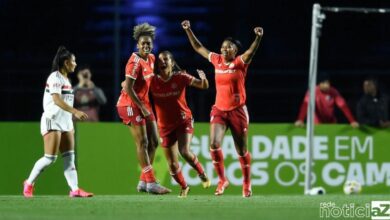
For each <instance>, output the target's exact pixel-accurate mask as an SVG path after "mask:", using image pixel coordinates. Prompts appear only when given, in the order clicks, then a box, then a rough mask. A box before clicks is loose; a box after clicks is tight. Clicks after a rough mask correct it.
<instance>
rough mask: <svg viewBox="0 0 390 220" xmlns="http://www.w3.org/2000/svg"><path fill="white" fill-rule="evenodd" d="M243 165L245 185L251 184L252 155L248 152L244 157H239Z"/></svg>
mask: <svg viewBox="0 0 390 220" xmlns="http://www.w3.org/2000/svg"><path fill="white" fill-rule="evenodd" d="M238 159H239V160H240V164H241V170H242V176H243V177H244V183H247V184H248V183H250V182H251V154H250V153H249V151H247V152H246V153H245V154H244V156H238Z"/></svg>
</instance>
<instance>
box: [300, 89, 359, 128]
mask: <svg viewBox="0 0 390 220" xmlns="http://www.w3.org/2000/svg"><path fill="white" fill-rule="evenodd" d="M315 92H316V97H315V100H316V101H315V102H316V103H315V116H314V123H316V124H319V123H336V122H337V119H336V116H335V115H334V106H335V105H337V107H339V108H340V109H341V111H342V112H343V113H344V115H345V117H347V118H348V121H349V122H350V123H352V122H355V121H356V120H355V118H354V117H353V115H352V113H351V111H350V110H349V108H348V105H347V103H346V102H345V100H344V98H343V97H342V96H341V95H340V93H339V92H338V91H337V90H336V89H335V88H333V87H330V89H329V91H327V92H323V91H321V90H320V87H319V86H316V91H315ZM308 103H309V92H307V93H306V95H305V98H304V100H303V103H302V105H301V109H300V111H299V116H298V120H301V121H304V120H305V117H306V113H307V105H308Z"/></svg>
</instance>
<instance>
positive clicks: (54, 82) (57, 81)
mask: <svg viewBox="0 0 390 220" xmlns="http://www.w3.org/2000/svg"><path fill="white" fill-rule="evenodd" d="M46 84H47V85H46V88H47V89H48V90H49V93H50V94H61V93H62V92H61V91H62V86H63V85H64V82H63V80H61V78H60V77H59V76H57V74H52V75H50V76H49V78H48V79H47V83H46Z"/></svg>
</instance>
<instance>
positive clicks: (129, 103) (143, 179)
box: [117, 23, 171, 194]
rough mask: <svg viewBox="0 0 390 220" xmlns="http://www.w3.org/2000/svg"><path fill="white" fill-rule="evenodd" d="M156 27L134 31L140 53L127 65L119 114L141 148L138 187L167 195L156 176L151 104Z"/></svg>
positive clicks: (140, 27)
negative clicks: (150, 91) (150, 88)
mask: <svg viewBox="0 0 390 220" xmlns="http://www.w3.org/2000/svg"><path fill="white" fill-rule="evenodd" d="M155 29H156V28H155V27H154V26H151V25H149V24H148V23H143V24H140V25H137V26H135V27H134V36H133V37H134V39H135V40H136V42H137V48H138V53H133V54H132V55H131V57H130V58H129V61H128V62H127V65H126V79H125V81H124V82H122V87H123V89H122V92H121V95H120V97H119V100H118V103H117V110H118V114H119V116H120V117H121V119H122V121H123V123H124V124H125V125H127V126H128V128H129V130H130V133H131V134H132V135H133V137H134V140H135V144H136V146H137V158H138V161H139V164H140V165H141V168H142V171H141V176H140V181H139V183H138V186H137V190H138V191H139V192H148V193H153V194H165V193H169V192H171V190H169V189H167V188H165V187H163V186H161V185H160V184H159V183H158V182H157V181H156V178H155V175H154V172H153V167H152V163H153V159H154V154H155V151H156V148H157V145H158V137H157V124H156V120H155V118H154V115H153V111H152V108H151V105H150V102H149V96H148V94H149V86H150V81H151V79H152V77H153V76H154V73H153V72H154V61H155V57H154V55H153V54H152V53H151V51H152V49H153V39H154V34H155Z"/></svg>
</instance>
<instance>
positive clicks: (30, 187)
mask: <svg viewBox="0 0 390 220" xmlns="http://www.w3.org/2000/svg"><path fill="white" fill-rule="evenodd" d="M33 194H34V184H29V183H27V181H26V180H25V181H24V182H23V195H24V197H25V198H32V197H33V196H34V195H33Z"/></svg>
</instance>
